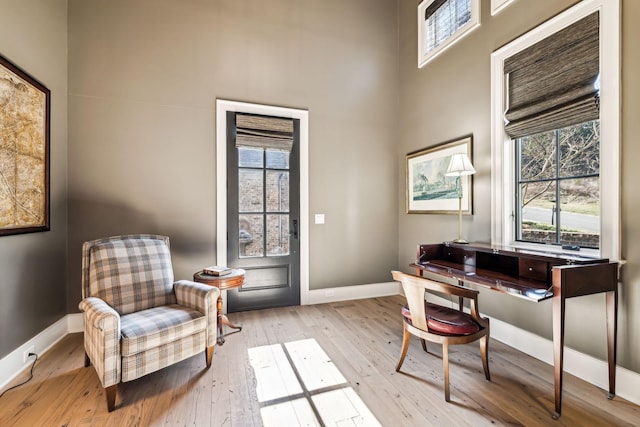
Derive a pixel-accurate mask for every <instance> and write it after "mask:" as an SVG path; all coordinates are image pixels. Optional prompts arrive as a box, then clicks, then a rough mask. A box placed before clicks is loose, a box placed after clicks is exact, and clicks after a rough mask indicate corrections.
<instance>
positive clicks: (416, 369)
mask: <svg viewBox="0 0 640 427" xmlns="http://www.w3.org/2000/svg"><path fill="white" fill-rule="evenodd" d="M402 302H403V299H402V298H401V297H399V296H398V297H388V298H374V299H368V300H361V301H349V302H341V303H331V304H324V305H315V306H304V307H290V308H282V309H271V310H262V311H254V312H245V313H235V314H231V315H230V318H231V321H233V322H237V323H241V324H243V326H244V327H243V329H242V331H241V332H239V333H233V334H230V335H228V336H227V341H226V343H225V344H224V345H221V346H216V349H215V356H214V360H213V366H212V367H211V369H210V370H205V369H204V367H205V360H204V355H202V356H200V355H199V356H196V357H193V358H191V359H188V360H185V361H183V362H180V363H178V364H176V365H174V366H172V367H169V368H166V369H164V370H161V371H159V372H156V373H153V374H150V375H147V376H146V377H143V378H140V379H138V380H135V381H132V382H129V383H125V384H122V385H121V387H120V389H119V390H118V398H117V400H116V404H117V406H118V407H117V409H116V410H115V411H114V412H112V413H107V410H106V402H105V397H104V391H103V389H102V388H101V386H100V384H99V381H98V378H97V376H96V374H95V371H94V370H93V368H91V367H89V368H84V367H83V357H84V353H83V348H82V336H81V335H80V334H71V335H69V336H67V337H65V338H64V339H63V340H62V341H61V342H60V343H58V344H57V345H56V346H55V347H54V348H53V349H52V350H50V351H49V352H48V353H47V354H45V355H44V356H43V357H42V358H41V359H40V360H39V361H38V362H37V365H36V368H35V374H34V378H33V379H32V380H31V381H30V382H29V383H27V384H25V385H23V386H22V387H20V388H18V389H15V390H11V391H9V392H8V393H7V394H5V395H4V396H3V397H2V398H0V426H14V425H15V426H29V427H31V426H147V425H153V426H160V425H165V426H178V425H180V426H187V425H189V426H241V427H245V426H260V425H262V424H263V416H262V415H261V414H265V417H266V416H267V415H268V414H271V416H273V415H274V414H281V413H282V412H269V410H270V409H271V407H268V405H267V404H266V403H264V402H262V403H261V402H260V401H259V395H261V396H262V395H264V393H269V390H270V385H271V384H273V387H271V388H274V387H276V385H275V384H276V382H278V381H279V380H274V379H271V380H267V381H265V378H259V377H260V376H262V375H263V373H262V372H263V370H264V369H267V368H268V366H267V365H268V364H269V363H271V362H264V361H262V362H260V361H257V356H255V354H256V353H255V351H256V350H255V349H256V348H263V346H267V345H276V346H275V347H274V348H275V350H277V351H276V353H277V354H279V355H280V356H277V357H280V358H281V353H282V351H285V350H287V349H288V350H291V349H292V347H286V346H284V344H285V343H291V342H294V341H296V342H297V341H301V340H309V341H308V342H307V344H310V347H309V346H307V347H305V348H312V347H313V348H316V347H315V346H316V343H317V347H318V348H320V349H321V351H320V352H322V351H323V352H324V355H323V356H321V357H320V359H319V360H320V362H319V363H324V364H325V365H326V364H328V366H325V368H326V369H324V368H323V369H324V370H323V369H320V368H317V369H316V368H313V367H312V368H308V367H307V368H301V369H299V370H298V371H303V370H305V369H306V370H307V371H311V372H313V371H314V370H318V372H319V371H323V372H325V371H326V372H328V371H331V370H332V369H334V368H337V371H339V374H335V372H334V374H332V375H334V376H336V375H341V376H343V377H344V380H346V383H344V384H338V385H332V384H328V386H329V387H328V388H327V390H333V391H335V392H337V393H342V394H341V396H343V397H341V398H339V399H338V400H333V401H331V402H330V403H329V408H330V409H327V408H328V407H327V406H326V405H327V403H326V401H325V402H324V403H321V402H320V400H319V399H318V400H315V399H316V397H315V396H311V397H313V399H314V403H316V406H317V407H318V408H319V409H316V411H317V412H323V411H324V412H327V411H329V412H332V413H334V414H333V415H335V414H338V415H336V416H340V415H339V414H340V413H341V412H340V411H345V410H344V408H341V406H342V405H341V402H343V401H344V402H346V401H347V400H349V402H352V401H353V400H354V399H355V400H359V401H361V402H362V403H363V404H364V406H360V407H359V408H360V409H359V410H360V411H361V412H367V408H368V411H370V413H371V415H372V416H373V417H374V418H375V420H377V421H378V422H379V423H380V424H381V425H383V426H390V427H395V426H432V425H433V426H496V425H498V426H499V425H525V426H587V425H588V426H612V425H616V426H617V425H638V424H639V422H640V407H638V406H637V405H634V404H631V403H629V402H627V401H624V400H622V399H621V398H619V397H616V398H615V399H614V400H612V401H610V400H608V399H607V397H606V395H607V393H606V391H605V390H602V389H599V388H597V387H595V386H593V385H591V384H588V383H586V382H584V381H581V380H579V379H577V378H575V377H574V376H572V375H568V374H565V387H564V394H563V398H564V400H563V411H562V417H561V418H560V419H559V420H558V421H553V420H552V419H551V415H552V413H553V372H552V367H551V366H549V365H546V364H544V363H542V362H539V361H537V360H535V359H533V358H531V357H529V356H526V355H525V354H523V353H520V352H518V351H516V350H514V349H512V348H510V347H508V346H506V345H504V344H501V343H499V342H497V341H491V343H490V346H489V357H490V362H489V363H490V369H491V382H488V381H486V380H485V379H484V375H483V373H482V363H481V361H480V357H479V348H478V345H477V344H470V345H467V346H456V347H452V348H451V356H450V357H451V362H450V363H451V365H450V369H451V399H452V402H451V403H446V402H445V401H444V396H443V389H442V364H441V363H442V360H441V357H440V356H441V348H440V346H438V345H435V344H430V347H429V351H430V353H425V352H423V351H422V348H421V346H420V342H419V341H418V340H417V339H416V340H414V341H412V343H411V346H410V348H409V352H408V355H407V358H406V360H405V362H404V365H403V369H402V372H401V373H396V372H395V364H396V361H397V357H398V355H399V352H400V344H401V337H402V326H401V323H400V322H401V321H400V314H399V310H400V306H401V304H402ZM280 348H282V349H285V350H282V351H281V350H280ZM250 349H254V350H250ZM302 351H303V352H304V351H307V350H302ZM285 353H286V354H285V355H287V357H288V360H289V361H290V362H291V363H294V362H295V360H306V359H308V358H309V356H308V355H305V354H302V356H301V355H300V354H293V352H292V351H289V352H288V353H287V352H286V351H285ZM289 353H291V354H289ZM250 354H251V355H250ZM265 357H267V356H265ZM268 357H271V356H268ZM273 357H276V356H273ZM325 359H328V360H325ZM281 360H284V359H282V358H281ZM260 363H262V365H260ZM274 363H275V362H274ZM278 363H280V362H278ZM282 363H283V364H284V365H286V364H287V362H282ZM310 363H311V362H310ZM314 363H315V362H314ZM267 371H269V370H268V369H267ZM277 371H278V372H280V371H282V372H285V371H286V372H289V368H286V367H285V368H282V369H280V368H278V370H277ZM334 371H335V369H334ZM269 372H271V374H269V375H272V374H273V371H269ZM256 373H257V374H256ZM297 373H300V372H297ZM27 374H28V373H24V375H21V377H20V378H17V379H16V380H15V383H17V382H20V381H21V380H22V379H24V378H26V376H27ZM307 374H308V373H307ZM278 375H280V374H278ZM286 375H290V372H289V374H286V373H283V374H281V376H283V377H284V376H286ZM304 375H305V374H304V372H302V377H304ZM318 375H319V376H321V375H325V374H318ZM276 376H277V375H276ZM298 378H300V377H298ZM321 381H322V379H321ZM340 381H341V380H338V383H339V382H340ZM258 390H260V391H258ZM295 393H297V392H292V394H295ZM334 395H335V393H334ZM300 396H301V395H300V393H298V394H297V395H296V398H300ZM276 397H277V396H276ZM311 397H310V394H309V393H306V394H305V395H303V396H302V398H301V399H300V402H301V403H302V404H305V399H307V400H309V399H311ZM261 400H263V399H262V398H261ZM274 402H275V403H280V404H283V403H285V404H286V403H287V398H286V397H284V398H282V397H280V398H276V399H275V400H274V401H272V402H270V403H274ZM267 403H269V402H267ZM270 403H269V404H270ZM323 404H324V405H325V406H322V405H323ZM352 406H353V407H357V406H358V403H356V404H353V405H352ZM261 408H262V412H261ZM356 410H358V409H356ZM345 413H346V412H345ZM321 416H322V414H321ZM347 416H348V415H347ZM271 419H273V417H272V418H271ZM299 419H303V417H302V418H299ZM266 420H267V418H265V424H267V422H266ZM363 420H364V421H363ZM375 420H374V421H372V419H371V418H370V419H369V421H366V417H365V418H358V417H355V418H354V419H352V420H351V421H350V422H349V423H348V425H371V424H372V423H375ZM276 421H277V422H279V424H280V425H296V423H288V422H287V421H291V419H290V418H282V419H278V418H277V417H276ZM327 424H330V423H327ZM345 425H347V424H345Z"/></svg>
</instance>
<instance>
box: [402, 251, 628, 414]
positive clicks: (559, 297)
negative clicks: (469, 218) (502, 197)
mask: <svg viewBox="0 0 640 427" xmlns="http://www.w3.org/2000/svg"><path fill="white" fill-rule="evenodd" d="M411 267H413V268H415V269H416V272H417V274H418V275H419V276H422V275H424V274H425V273H426V272H428V273H431V274H433V275H436V276H442V277H446V278H450V279H455V280H457V281H458V284H459V285H464V284H471V285H475V286H479V287H484V288H488V289H491V290H494V291H499V292H503V293H506V294H508V295H512V296H516V297H519V298H524V299H527V300H529V301H535V302H540V301H544V300H546V299H549V298H551V299H552V302H553V361H554V382H555V414H554V415H553V418H555V419H558V417H560V412H561V408H562V372H563V356H564V320H565V301H566V299H567V298H572V297H578V296H583V295H591V294H596V293H601V292H606V312H607V350H608V354H607V355H608V361H609V395H608V397H609V399H613V397H614V395H615V382H616V376H615V375H616V329H617V305H618V263H617V262H609V260H607V259H594V258H588V257H584V256H580V255H579V254H576V255H566V254H555V253H547V252H538V251H531V250H524V249H517V248H510V247H502V246H495V245H487V244H475V243H474V244H460V243H450V242H445V243H439V244H425V245H419V246H418V253H417V257H416V262H415V263H414V264H411Z"/></svg>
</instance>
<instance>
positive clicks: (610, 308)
mask: <svg viewBox="0 0 640 427" xmlns="http://www.w3.org/2000/svg"><path fill="white" fill-rule="evenodd" d="M606 301H607V302H606V304H607V353H608V354H607V356H608V357H607V358H608V361H609V396H608V398H609V400H611V399H613V397H614V396H615V395H616V353H617V345H616V344H617V336H618V334H617V326H618V290H617V284H616V290H614V291H609V292H607V295H606Z"/></svg>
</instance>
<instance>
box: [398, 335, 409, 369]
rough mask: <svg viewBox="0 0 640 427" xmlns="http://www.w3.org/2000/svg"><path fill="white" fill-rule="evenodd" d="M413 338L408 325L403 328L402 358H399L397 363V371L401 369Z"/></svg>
mask: <svg viewBox="0 0 640 427" xmlns="http://www.w3.org/2000/svg"><path fill="white" fill-rule="evenodd" d="M410 339H411V334H410V333H409V331H408V330H407V328H406V327H403V328H402V350H400V360H398V364H397V365H396V372H399V371H400V367H401V366H402V363H403V362H404V358H405V356H406V355H407V350H408V349H409V340H410Z"/></svg>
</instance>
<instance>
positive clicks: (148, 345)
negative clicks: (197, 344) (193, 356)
mask: <svg viewBox="0 0 640 427" xmlns="http://www.w3.org/2000/svg"><path fill="white" fill-rule="evenodd" d="M121 324H122V326H121V333H122V344H121V352H122V356H123V357H126V356H130V355H132V354H136V353H140V352H143V351H146V350H149V349H152V348H154V347H158V346H162V345H165V344H167V343H171V342H174V341H178V340H180V339H182V338H185V337H188V336H191V335H194V334H197V333H199V332H203V331H205V329H206V327H207V318H206V317H205V316H204V315H203V314H202V313H200V312H199V311H197V310H193V309H190V308H187V307H184V306H181V305H177V304H171V305H165V306H161V307H154V308H149V309H147V310H142V311H137V312H135V313H130V314H126V315H124V316H122V318H121Z"/></svg>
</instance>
